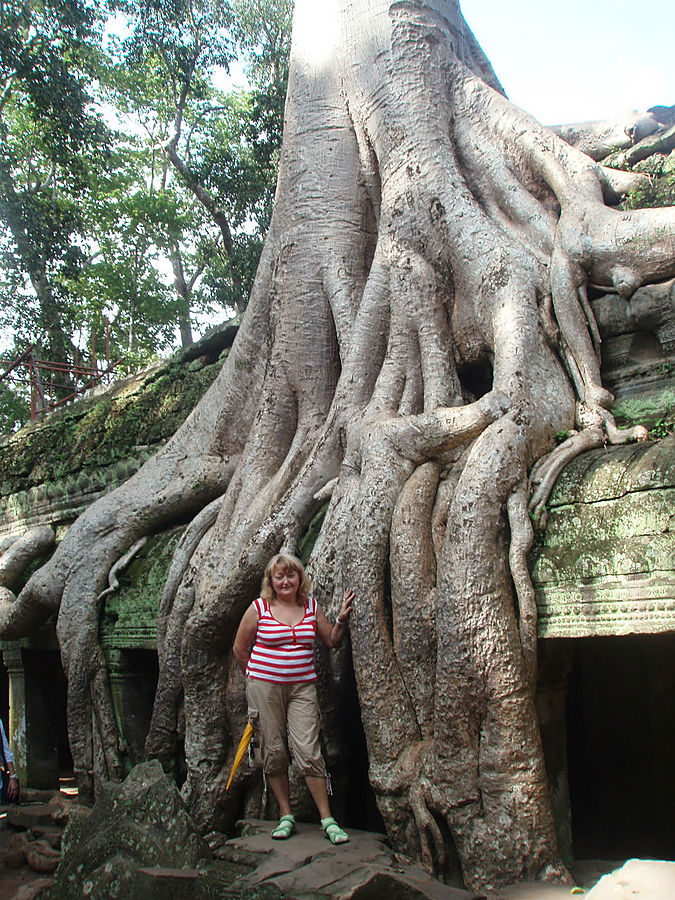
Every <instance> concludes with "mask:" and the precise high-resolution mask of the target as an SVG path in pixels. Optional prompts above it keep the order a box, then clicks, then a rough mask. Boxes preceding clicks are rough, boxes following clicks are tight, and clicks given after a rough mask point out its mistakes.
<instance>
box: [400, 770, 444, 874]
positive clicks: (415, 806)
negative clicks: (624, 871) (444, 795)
mask: <svg viewBox="0 0 675 900" xmlns="http://www.w3.org/2000/svg"><path fill="white" fill-rule="evenodd" d="M409 798H410V809H411V810H412V814H413V816H414V817H415V825H416V826H417V833H418V834H419V839H420V848H421V855H422V865H423V867H424V868H425V869H426V871H427V872H429V874H430V875H435V874H436V872H439V871H442V870H443V867H444V865H445V843H444V841H443V835H442V834H441V829H440V828H439V827H438V825H437V823H436V820H435V819H434V817H433V815H432V814H431V812H430V811H429V808H428V806H427V804H426V800H425V797H424V788H423V787H422V784H421V783H420V781H419V780H417V781H415V782H414V783H413V785H412V787H411V788H410V794H409ZM434 857H435V863H434Z"/></svg>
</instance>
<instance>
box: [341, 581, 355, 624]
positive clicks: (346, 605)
mask: <svg viewBox="0 0 675 900" xmlns="http://www.w3.org/2000/svg"><path fill="white" fill-rule="evenodd" d="M354 596H355V594H354V591H353V590H352V589H351V588H347V589H346V591H345V592H344V594H343V597H342V606H341V607H340V612H339V613H338V617H337V621H338V625H346V624H347V619H348V618H349V615H350V613H351V611H352V602H353V601H354Z"/></svg>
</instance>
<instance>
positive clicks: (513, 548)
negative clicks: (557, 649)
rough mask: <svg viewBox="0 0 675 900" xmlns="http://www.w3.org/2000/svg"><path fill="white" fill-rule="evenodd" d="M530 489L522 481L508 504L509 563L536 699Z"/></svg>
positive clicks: (526, 665) (528, 678)
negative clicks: (528, 558)
mask: <svg viewBox="0 0 675 900" xmlns="http://www.w3.org/2000/svg"><path fill="white" fill-rule="evenodd" d="M527 497H528V490H527V485H526V483H525V482H521V484H519V485H518V487H517V488H516V489H515V490H514V491H513V493H512V494H510V496H509V497H508V499H507V501H506V509H507V512H508V516H509V526H510V528H511V544H510V546H509V564H510V567H511V577H512V578H513V583H514V586H515V589H516V596H517V598H518V612H519V616H518V627H519V630H520V645H521V648H522V652H523V663H524V669H525V678H526V682H527V684H528V686H529V689H530V692H531V694H532V696H533V697H534V693H535V690H536V687H537V604H536V603H535V599H534V586H533V585H532V579H531V578H530V573H529V567H528V564H527V554H528V552H529V550H530V548H531V547H532V542H533V540H534V529H533V528H532V523H531V522H530V517H529V514H528V509H527Z"/></svg>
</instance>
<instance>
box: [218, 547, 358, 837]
mask: <svg viewBox="0 0 675 900" xmlns="http://www.w3.org/2000/svg"><path fill="white" fill-rule="evenodd" d="M353 599H354V592H353V591H352V590H349V589H348V590H346V591H345V592H344V598H343V602H342V606H341V608H340V612H339V613H338V616H337V621H336V622H335V624H334V625H331V623H330V622H329V621H328V619H327V618H326V616H325V614H324V612H323V610H322V609H321V607H320V606H319V604H318V603H317V602H316V600H315V599H314V597H312V596H310V585H309V581H308V579H307V575H306V574H305V570H304V568H303V566H302V563H301V562H300V560H299V559H296V557H294V556H290V555H289V554H286V553H279V554H278V555H277V556H274V557H273V558H272V559H271V560H270V561H269V563H268V564H267V566H266V568H265V575H264V577H263V581H262V586H261V589H260V597H259V598H258V599H257V600H255V601H254V603H252V604H251V606H249V608H248V609H247V610H246V612H245V613H244V616H243V618H242V620H241V623H240V625H239V629H238V631H237V635H236V637H235V640H234V646H233V652H234V656H235V658H236V660H237V662H238V663H239V665H240V666H241V668H242V669H243V670H244V672H245V674H246V696H247V699H248V712H249V721H250V722H251V725H252V726H253V729H254V732H255V734H256V737H257V739H258V742H259V744H260V745H261V749H262V756H263V771H264V772H265V775H266V776H267V780H268V781H269V784H270V787H271V788H272V791H273V793H274V796H275V797H276V799H277V802H278V804H279V811H280V813H281V819H280V820H279V824H278V825H277V826H276V828H275V829H274V831H273V832H272V837H273V838H274V839H275V840H285V839H286V838H289V837H290V836H291V835H292V834H293V833H294V832H295V818H294V816H293V813H292V812H291V805H290V800H289V791H288V753H287V750H286V741H287V740H288V746H289V748H290V751H291V754H292V756H293V759H294V760H295V763H296V764H297V765H298V767H299V768H300V770H301V771H302V773H303V775H304V776H305V781H306V782H307V787H308V788H309V792H310V793H311V795H312V798H313V800H314V802H315V804H316V807H317V809H318V811H319V816H320V818H321V828H322V829H323V832H324V834H325V836H326V837H327V838H328V840H329V841H330V842H331V843H332V844H343V843H345V842H346V841H348V840H349V836H348V835H347V833H346V832H345V831H344V830H343V829H342V828H340V826H339V825H338V823H337V822H336V821H335V819H334V818H333V817H332V815H331V812H330V806H329V802H328V791H327V788H326V765H325V763H324V760H323V756H322V754H321V746H320V743H319V728H320V722H319V705H318V702H317V694H316V685H315V682H316V671H315V669H314V652H313V647H314V640H315V638H316V637H317V636H318V637H319V638H320V640H321V641H322V642H323V643H324V644H325V645H326V646H327V647H330V648H332V647H337V646H338V645H339V644H340V642H341V641H342V638H343V636H344V629H345V625H346V624H347V620H348V619H349V616H350V613H351V610H352V601H353Z"/></svg>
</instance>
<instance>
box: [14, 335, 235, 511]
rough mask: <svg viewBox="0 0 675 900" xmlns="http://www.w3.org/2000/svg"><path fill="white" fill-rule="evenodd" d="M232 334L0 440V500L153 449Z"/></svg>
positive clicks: (190, 402)
mask: <svg viewBox="0 0 675 900" xmlns="http://www.w3.org/2000/svg"><path fill="white" fill-rule="evenodd" d="M235 333H236V328H232V326H224V327H223V328H221V329H217V330H215V332H214V333H213V334H211V335H209V337H208V338H205V339H204V341H202V342H199V343H198V344H195V345H194V347H192V348H189V351H184V352H182V353H180V354H177V355H176V356H175V357H172V358H171V359H169V360H167V361H165V362H163V363H161V364H159V365H156V366H153V367H152V368H150V369H147V370H145V371H144V372H141V373H139V374H138V375H133V376H130V377H129V378H126V379H125V380H123V381H120V382H116V383H115V384H114V385H112V387H110V388H109V389H108V390H106V391H105V392H104V393H100V394H96V395H95V396H91V397H87V398H84V399H82V400H79V401H78V402H76V403H73V404H72V405H70V406H68V407H67V408H65V409H63V410H61V411H57V412H54V413H51V414H50V415H49V416H48V417H47V418H46V419H44V420H41V421H36V422H32V423H30V424H29V425H26V426H25V427H24V428H22V429H21V430H20V431H18V432H17V433H16V434H12V435H9V436H7V437H3V438H0V495H2V496H3V497H7V496H8V495H12V494H15V493H17V492H19V491H26V490H28V489H30V488H31V487H34V486H37V485H44V484H46V483H50V482H56V481H60V480H63V479H64V478H67V477H69V476H72V475H74V474H76V473H82V472H89V471H92V470H96V469H101V468H104V467H108V466H112V465H114V464H115V463H117V462H119V461H120V460H123V459H125V458H127V457H134V456H136V455H138V453H139V452H142V451H146V452H147V451H148V450H154V449H157V448H158V447H159V446H161V445H162V444H163V443H164V442H165V441H167V440H168V438H169V437H171V435H172V434H173V433H174V432H175V431H176V429H177V428H178V427H179V426H180V425H181V424H182V423H183V421H184V420H185V419H186V418H187V416H188V414H189V413H190V412H191V411H192V409H194V407H195V406H196V405H197V403H198V401H199V400H200V399H201V397H202V396H203V395H204V393H205V392H206V390H207V388H208V387H209V386H210V385H211V383H212V382H213V380H214V379H215V377H216V375H217V374H218V372H219V371H220V369H221V367H222V364H223V361H224V359H225V357H226V356H227V350H228V348H229V346H230V345H231V343H232V340H233V339H234V334H235Z"/></svg>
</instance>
